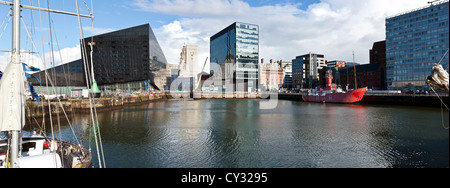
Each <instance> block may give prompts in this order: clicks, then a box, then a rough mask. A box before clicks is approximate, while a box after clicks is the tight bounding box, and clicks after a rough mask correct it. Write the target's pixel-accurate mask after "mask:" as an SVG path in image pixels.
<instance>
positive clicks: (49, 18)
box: [47, 0, 64, 140]
mask: <svg viewBox="0 0 450 188" xmlns="http://www.w3.org/2000/svg"><path fill="white" fill-rule="evenodd" d="M47 9H48V11H47V13H48V25H49V35H50V48H51V53H50V55H51V59H52V64H53V80H54V81H55V82H56V80H57V79H56V68H55V67H56V64H55V53H54V52H55V51H54V49H53V30H52V23H53V22H52V20H53V19H52V14H51V13H50V1H49V0H47ZM55 35H56V33H55ZM53 89H54V90H56V89H55V88H54V87H53ZM54 93H55V94H56V96H58V92H54ZM56 98H59V97H56ZM63 109H64V108H63ZM59 113H60V112H59V107H56V118H57V119H56V120H57V122H58V130H59V139H60V140H62V133H61V132H62V131H61V121H60V117H59Z"/></svg>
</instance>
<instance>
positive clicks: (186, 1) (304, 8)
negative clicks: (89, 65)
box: [0, 0, 428, 70]
mask: <svg viewBox="0 0 450 188" xmlns="http://www.w3.org/2000/svg"><path fill="white" fill-rule="evenodd" d="M7 1H11V0H7ZM85 1H86V4H87V5H88V7H89V9H91V10H93V11H94V16H95V20H94V30H93V32H92V31H91V28H92V22H91V20H90V19H83V21H82V23H83V29H84V34H85V36H86V37H87V36H91V35H93V34H102V33H106V32H110V31H114V30H120V29H124V28H128V27H132V26H137V25H142V24H146V23H150V24H151V26H152V28H153V30H154V32H155V34H156V36H157V38H158V40H159V42H160V45H161V47H162V49H163V51H164V53H165V55H166V57H167V59H168V61H169V63H178V60H179V54H180V52H181V49H182V46H183V44H190V45H198V46H199V50H200V59H204V58H206V57H208V56H209V37H210V36H212V35H213V34H215V33H216V32H218V31H220V30H221V29H223V28H224V27H226V26H228V25H230V24H231V23H233V22H235V21H241V22H247V23H253V24H257V25H259V26H260V29H261V31H260V32H261V33H260V58H265V59H275V60H284V61H290V60H292V59H294V58H295V56H298V55H303V54H306V53H309V52H316V53H322V54H324V55H325V57H326V58H327V59H328V60H345V61H352V51H355V54H356V59H357V61H358V62H361V63H367V62H368V53H369V49H370V48H371V47H372V44H373V42H377V41H381V40H384V39H385V31H384V30H385V29H384V28H385V26H384V25H385V23H384V22H385V18H386V17H387V16H390V15H393V14H398V13H401V12H404V11H408V10H411V9H415V8H419V7H422V6H426V5H427V2H428V1H427V0H364V1H361V0H93V6H91V0H85ZM30 2H32V3H33V5H34V6H38V4H37V2H38V1H37V0H22V3H23V4H27V5H30ZM40 2H41V7H47V4H46V1H45V0H40ZM49 2H50V8H51V9H59V10H65V11H69V12H76V9H75V1H73V0H49ZM79 2H80V8H81V10H82V13H84V14H88V13H89V12H88V11H87V8H86V6H85V4H84V3H83V1H81V0H79ZM9 10H10V7H8V6H4V5H0V22H3V20H5V24H3V27H1V28H0V34H1V33H2V32H3V30H5V32H4V33H3V36H2V37H1V38H0V50H10V49H11V41H10V37H11V32H10V31H11V23H10V22H8V16H7V14H8V12H9ZM41 16H42V31H43V33H42V35H43V36H44V39H43V40H42V39H41V27H40V25H41V22H40V19H39V12H37V11H34V12H33V14H32V16H31V14H30V11H29V10H24V11H23V18H24V20H25V22H26V25H27V30H29V32H30V33H31V35H32V36H33V38H34V43H35V45H36V46H37V48H38V51H39V52H40V53H41V54H43V53H42V51H43V50H42V46H43V45H42V44H43V43H44V48H45V54H46V55H45V57H46V62H47V64H48V60H49V59H51V56H50V53H49V49H50V48H51V46H50V45H49V43H50V38H49V36H50V34H49V32H50V29H49V26H48V25H49V24H48V20H49V18H48V14H47V13H44V12H42V14H41ZM51 17H52V20H53V23H54V25H55V28H54V29H53V28H52V33H53V34H55V33H56V38H57V40H58V44H59V48H58V45H56V38H55V37H52V39H53V42H54V43H55V44H54V45H53V49H54V51H55V52H56V53H55V54H56V55H55V62H56V64H60V63H61V59H62V62H63V63H67V62H69V61H72V60H75V59H77V58H80V52H79V47H77V45H79V39H80V34H79V29H78V22H77V18H76V17H74V16H66V15H57V14H52V16H51ZM31 20H33V22H32V21H31ZM22 25H25V24H22ZM28 38H29V37H28V36H27V32H26V31H25V29H23V30H22V50H26V51H36V49H34V47H33V42H31V40H29V39H28ZM42 41H43V42H42ZM59 52H61V53H59ZM59 54H61V55H59ZM9 56H10V55H9V54H8V53H2V52H0V70H1V69H2V68H4V66H5V65H6V63H7V62H8V61H9ZM24 56H26V57H23V61H32V62H31V63H29V64H34V65H36V66H39V67H42V62H39V61H40V60H39V59H38V58H39V57H37V56H36V55H24ZM60 56H61V57H62V58H61V57H60ZM41 60H42V56H41ZM201 62H203V60H201Z"/></svg>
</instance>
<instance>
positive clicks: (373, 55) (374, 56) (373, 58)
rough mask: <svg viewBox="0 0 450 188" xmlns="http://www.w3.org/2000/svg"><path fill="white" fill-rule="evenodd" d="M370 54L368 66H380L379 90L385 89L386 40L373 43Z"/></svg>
mask: <svg viewBox="0 0 450 188" xmlns="http://www.w3.org/2000/svg"><path fill="white" fill-rule="evenodd" d="M369 53H370V64H381V68H380V72H379V74H380V79H382V80H381V81H382V82H383V83H382V85H381V89H387V82H386V80H387V76H386V40H384V41H380V42H375V43H373V47H372V49H371V50H370V51H369Z"/></svg>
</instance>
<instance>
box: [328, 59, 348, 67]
mask: <svg viewBox="0 0 450 188" xmlns="http://www.w3.org/2000/svg"><path fill="white" fill-rule="evenodd" d="M327 67H331V68H338V69H339V68H342V67H345V61H339V60H334V61H328V62H327Z"/></svg>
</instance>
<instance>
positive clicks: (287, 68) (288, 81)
mask: <svg viewBox="0 0 450 188" xmlns="http://www.w3.org/2000/svg"><path fill="white" fill-rule="evenodd" d="M283 70H284V82H283V89H285V90H286V91H292V88H293V85H292V62H283Z"/></svg>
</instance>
